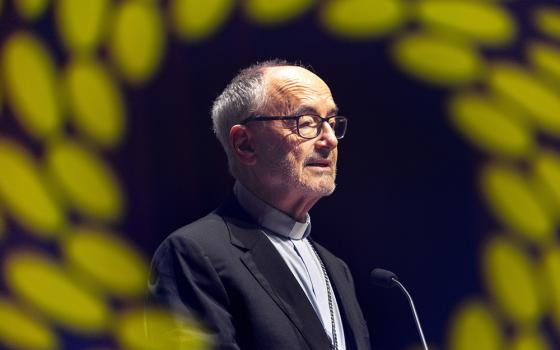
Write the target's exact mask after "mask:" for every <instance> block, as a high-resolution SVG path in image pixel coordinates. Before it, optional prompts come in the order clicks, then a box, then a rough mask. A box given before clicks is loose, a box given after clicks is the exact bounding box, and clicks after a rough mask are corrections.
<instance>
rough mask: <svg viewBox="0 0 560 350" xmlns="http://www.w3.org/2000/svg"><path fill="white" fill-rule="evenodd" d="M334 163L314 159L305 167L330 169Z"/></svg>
mask: <svg viewBox="0 0 560 350" xmlns="http://www.w3.org/2000/svg"><path fill="white" fill-rule="evenodd" d="M331 164H332V162H331V161H330V160H328V159H314V160H310V161H308V162H307V163H306V164H305V166H310V167H318V168H330V167H331Z"/></svg>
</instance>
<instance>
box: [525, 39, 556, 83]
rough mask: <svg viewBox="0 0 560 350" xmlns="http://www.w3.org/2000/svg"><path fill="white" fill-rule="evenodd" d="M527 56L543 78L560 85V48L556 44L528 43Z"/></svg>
mask: <svg viewBox="0 0 560 350" xmlns="http://www.w3.org/2000/svg"><path fill="white" fill-rule="evenodd" d="M527 56H528V57H529V61H530V62H531V65H532V66H533V67H535V69H536V70H537V71H538V72H539V73H540V74H539V77H540V78H541V79H546V80H547V81H549V82H551V83H553V84H555V85H556V86H560V48H559V47H558V46H555V45H551V44H547V43H543V42H533V43H531V44H530V45H528V48H527Z"/></svg>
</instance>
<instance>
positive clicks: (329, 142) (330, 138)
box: [317, 121, 338, 149]
mask: <svg viewBox="0 0 560 350" xmlns="http://www.w3.org/2000/svg"><path fill="white" fill-rule="evenodd" d="M317 142H318V144H319V145H320V146H322V147H325V148H328V149H334V148H336V146H338V139H337V138H336V136H335V134H334V130H333V128H332V127H331V126H330V124H329V123H327V122H326V121H324V122H323V124H322V125H321V134H320V135H319V140H318V141H317Z"/></svg>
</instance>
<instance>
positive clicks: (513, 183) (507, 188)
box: [481, 164, 554, 245]
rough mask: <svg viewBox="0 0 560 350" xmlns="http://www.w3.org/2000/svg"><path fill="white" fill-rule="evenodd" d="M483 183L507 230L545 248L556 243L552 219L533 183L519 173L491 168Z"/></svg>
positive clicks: (496, 166) (508, 168)
mask: <svg viewBox="0 0 560 350" xmlns="http://www.w3.org/2000/svg"><path fill="white" fill-rule="evenodd" d="M481 184H482V191H483V194H484V195H485V196H486V199H487V201H488V205H489V206H490V209H491V210H492V211H493V212H494V214H495V215H496V216H497V218H498V219H499V220H500V221H501V222H502V223H503V224H504V225H505V226H506V227H508V228H509V229H510V230H512V231H513V232H515V233H517V234H519V235H520V236H522V237H524V238H525V239H527V240H528V241H530V242H534V243H538V244H542V245H544V244H548V243H550V242H552V241H553V240H554V222H553V220H552V218H551V217H550V215H549V213H548V212H547V211H546V210H545V208H544V207H543V205H542V204H541V203H540V202H539V200H538V197H537V196H536V195H535V191H534V190H533V188H532V187H531V184H530V183H529V181H528V180H527V179H525V178H524V177H523V176H522V175H521V174H519V173H518V172H517V171H516V170H514V169H512V168H510V167H506V166H502V165H498V164H492V165H488V166H487V167H486V169H483V171H482V175H481Z"/></svg>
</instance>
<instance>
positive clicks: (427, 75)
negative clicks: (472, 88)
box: [393, 34, 483, 86]
mask: <svg viewBox="0 0 560 350" xmlns="http://www.w3.org/2000/svg"><path fill="white" fill-rule="evenodd" d="M393 56H394V59H395V61H396V62H397V64H398V65H399V66H400V67H401V68H402V69H403V70H404V71H405V72H407V73H409V74H411V75H412V76H414V77H416V78H418V79H421V80H424V81H427V82H429V83H432V84H437V85H441V86H464V85H467V84H470V83H473V82H474V81H475V80H477V78H479V76H480V73H481V70H482V69H483V61H482V58H481V57H480V56H479V55H478V53H477V52H476V50H475V49H474V48H473V47H472V46H469V45H468V44H462V43H460V42H457V41H453V40H449V39H444V38H442V37H438V36H434V35H431V34H409V35H404V36H402V37H400V38H399V39H398V40H397V41H396V43H395V46H394V47H393Z"/></svg>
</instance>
